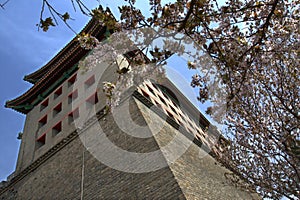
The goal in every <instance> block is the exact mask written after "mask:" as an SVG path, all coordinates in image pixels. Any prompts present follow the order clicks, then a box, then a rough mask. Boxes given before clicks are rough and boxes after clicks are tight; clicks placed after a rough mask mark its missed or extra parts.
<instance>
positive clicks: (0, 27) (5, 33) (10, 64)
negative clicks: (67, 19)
mask: <svg viewBox="0 0 300 200" xmlns="http://www.w3.org/2000/svg"><path fill="white" fill-rule="evenodd" d="M0 2H4V1H0ZM57 2H58V3H59V1H57ZM62 2H64V3H59V4H56V5H57V7H58V8H59V9H61V10H62V12H63V11H66V9H68V10H70V11H72V9H71V4H70V2H71V1H62ZM90 2H92V1H90ZM41 3H42V1H41V0H37V1H26V0H12V1H10V2H8V3H7V4H6V6H5V10H2V9H1V10H0V44H1V47H0V65H1V73H0V76H1V77H0V87H1V88H0V91H1V96H0V129H1V130H0V181H1V180H5V179H6V177H7V176H8V175H9V174H11V173H12V172H13V171H14V169H15V164H16V159H17V154H18V150H19V144H20V141H19V140H17V135H18V133H19V132H21V131H22V130H23V126H24V120H25V115H23V114H20V113H18V112H16V111H14V110H12V109H7V108H4V105H5V101H7V100H11V99H14V98H15V97H17V96H19V95H21V94H22V93H24V92H25V91H26V90H27V89H29V88H30V87H31V84H30V83H27V82H25V81H23V77H24V76H25V75H27V74H30V73H31V72H33V71H35V70H37V69H38V68H40V67H41V66H43V65H44V64H46V63H47V62H48V61H49V60H50V59H51V58H52V57H53V56H54V55H55V54H56V53H57V52H58V51H59V50H60V49H62V48H63V47H64V45H66V44H67V43H68V42H69V41H70V40H71V39H72V38H73V37H74V36H75V35H74V33H73V32H72V31H70V30H69V29H68V28H67V27H66V26H64V25H63V23H62V22H60V23H59V26H58V27H56V28H53V29H51V30H49V31H48V32H46V33H45V32H43V31H39V32H38V31H37V27H36V24H37V23H38V21H39V14H40V8H41ZM89 6H91V7H95V6H97V1H93V4H92V3H90V5H89ZM73 14H75V15H72V16H73V17H74V18H75V20H74V21H72V22H71V25H72V27H73V28H74V29H75V30H76V31H80V30H81V29H82V28H83V26H84V25H85V24H86V23H87V21H88V18H87V17H84V16H83V15H81V14H80V13H79V12H77V13H73Z"/></svg>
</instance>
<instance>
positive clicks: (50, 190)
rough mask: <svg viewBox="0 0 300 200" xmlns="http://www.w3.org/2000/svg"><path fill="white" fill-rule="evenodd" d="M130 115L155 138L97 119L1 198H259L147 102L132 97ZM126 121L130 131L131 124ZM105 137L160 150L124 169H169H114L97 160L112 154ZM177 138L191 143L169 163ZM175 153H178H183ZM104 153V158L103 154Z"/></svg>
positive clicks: (123, 145)
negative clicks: (238, 184) (157, 165)
mask: <svg viewBox="0 0 300 200" xmlns="http://www.w3.org/2000/svg"><path fill="white" fill-rule="evenodd" d="M127 109H128V108H127ZM129 111H130V116H131V119H132V120H133V121H134V122H135V123H136V124H137V125H139V126H140V127H143V128H144V129H143V130H144V131H145V130H146V131H149V133H150V134H153V137H150V138H138V137H133V136H130V135H128V134H127V133H125V132H124V131H122V130H121V129H120V128H119V127H118V126H117V125H116V122H115V121H114V119H113V117H112V115H106V116H104V117H101V119H100V120H99V121H98V120H96V121H95V122H94V123H91V125H89V126H87V127H85V128H84V129H83V131H82V132H81V133H80V137H75V138H72V139H70V138H71V137H70V138H69V140H70V141H69V143H66V144H65V145H64V146H63V147H61V148H60V149H58V150H57V151H56V152H55V153H53V154H51V156H48V157H47V159H44V160H41V161H40V162H41V163H40V165H38V166H37V167H36V168H33V169H32V170H31V171H30V172H28V173H27V174H26V175H24V177H22V178H19V179H15V180H14V179H13V180H12V181H11V183H9V184H8V186H7V187H6V188H5V189H4V190H2V191H1V190H0V199H5V200H6V199H81V197H82V199H254V198H257V197H256V196H255V195H253V194H250V193H248V192H246V191H243V190H241V189H240V188H236V187H234V186H232V185H230V184H229V183H228V182H227V181H226V179H225V177H224V173H225V172H229V171H228V170H227V169H225V168H223V167H220V166H219V165H218V164H217V162H216V161H215V160H214V159H213V158H212V157H211V156H209V155H208V154H206V153H205V152H204V151H203V150H201V149H200V148H199V147H198V146H196V145H195V144H194V143H191V142H189V141H190V140H188V139H187V138H186V137H185V136H183V135H182V134H181V133H179V131H177V130H176V129H174V128H173V127H172V126H171V125H169V124H168V123H165V122H164V120H163V119H162V118H161V117H159V116H157V115H156V114H155V113H154V112H152V111H150V110H149V109H148V108H147V107H146V106H145V105H144V104H142V103H141V102H139V101H138V100H136V99H134V98H130V100H129ZM124 119H125V118H124ZM153 122H158V123H163V124H164V125H163V127H162V128H161V129H159V131H158V132H157V133H156V132H155V126H154V129H153V127H152V128H151V127H150V128H147V127H146V125H147V124H150V123H152V124H153ZM119 123H122V122H119ZM123 123H124V124H123V125H124V126H125V127H126V124H127V122H126V121H124V122H123ZM128 126H130V124H128ZM145 127H146V128H145ZM99 128H101V132H99ZM127 128H132V127H127ZM95 133H97V134H98V135H97V134H95ZM141 134H142V133H141ZM101 136H105V137H106V138H107V139H109V140H110V141H111V142H112V143H113V144H114V145H115V146H117V147H118V148H120V149H123V150H125V151H127V152H137V153H149V152H153V151H158V152H159V153H158V154H157V155H158V156H157V158H156V162H154V163H147V162H139V161H136V160H130V159H128V163H126V162H125V163H121V164H122V165H123V166H122V167H123V168H124V169H125V171H126V170H127V171H134V170H138V169H143V168H149V165H151V164H153V166H150V169H151V167H155V163H160V164H163V165H165V166H166V167H164V168H160V169H158V170H155V171H150V172H145V173H129V172H124V171H119V170H116V169H113V168H111V167H109V166H107V165H105V164H103V163H101V162H100V161H99V159H96V157H97V156H96V155H97V152H95V150H100V151H101V150H102V151H103V152H105V151H107V150H109V149H107V148H105V147H106V146H105V145H106V143H104V141H103V140H99V139H98V138H99V137H100V138H101ZM175 136H178V138H177V139H176V140H175V146H176V145H177V147H178V148H182V147H184V146H186V145H187V144H188V145H189V146H188V147H187V150H186V151H185V152H184V153H183V155H182V156H181V157H180V158H179V159H177V160H176V161H175V162H172V163H171V162H170V160H171V158H172V155H175V154H176V148H175V151H172V152H170V151H168V149H166V148H164V147H165V146H167V145H168V143H170V142H171V141H173V140H174V137H175ZM82 141H84V143H85V146H83V143H82ZM96 147H97V148H98V149H97V148H96ZM177 150H178V151H180V149H177ZM91 152H92V153H91ZM108 152H109V151H108ZM98 153H99V152H98ZM101 153H102V152H100V155H102V154H101ZM204 154H205V156H201V155H204ZM104 155H107V156H114V155H109V154H104ZM199 155H200V156H199ZM123 156H124V155H119V157H118V156H117V157H115V158H114V159H112V162H115V163H112V164H118V160H119V159H120V160H122V159H123ZM100 160H101V159H100ZM132 162H136V163H137V165H135V167H136V169H134V168H132V166H131V165H130V164H132ZM138 163H140V164H138ZM145 163H146V164H147V166H145ZM127 164H128V167H127ZM83 169H84V170H83ZM82 171H83V173H82ZM82 174H83V175H84V176H82Z"/></svg>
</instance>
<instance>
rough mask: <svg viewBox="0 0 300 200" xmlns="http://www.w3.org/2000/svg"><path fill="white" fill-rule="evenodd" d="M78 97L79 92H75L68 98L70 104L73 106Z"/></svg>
mask: <svg viewBox="0 0 300 200" xmlns="http://www.w3.org/2000/svg"><path fill="white" fill-rule="evenodd" d="M77 97H78V90H75V91H74V92H73V93H71V94H69V96H68V103H69V104H71V103H72V102H73V101H74V100H75V99H77Z"/></svg>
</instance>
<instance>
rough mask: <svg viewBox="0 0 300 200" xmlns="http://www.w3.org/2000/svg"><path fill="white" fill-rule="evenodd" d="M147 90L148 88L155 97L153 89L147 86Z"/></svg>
mask: <svg viewBox="0 0 300 200" xmlns="http://www.w3.org/2000/svg"><path fill="white" fill-rule="evenodd" d="M147 88H148V90H149V91H150V92H151V93H152V94H154V95H155V93H154V91H153V89H152V88H151V87H149V85H147Z"/></svg>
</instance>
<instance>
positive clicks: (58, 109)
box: [53, 103, 62, 117]
mask: <svg viewBox="0 0 300 200" xmlns="http://www.w3.org/2000/svg"><path fill="white" fill-rule="evenodd" d="M61 109H62V104H61V103H60V104H58V105H57V106H56V107H55V108H54V109H53V117H55V116H56V115H57V114H58V113H60V111H61Z"/></svg>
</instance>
